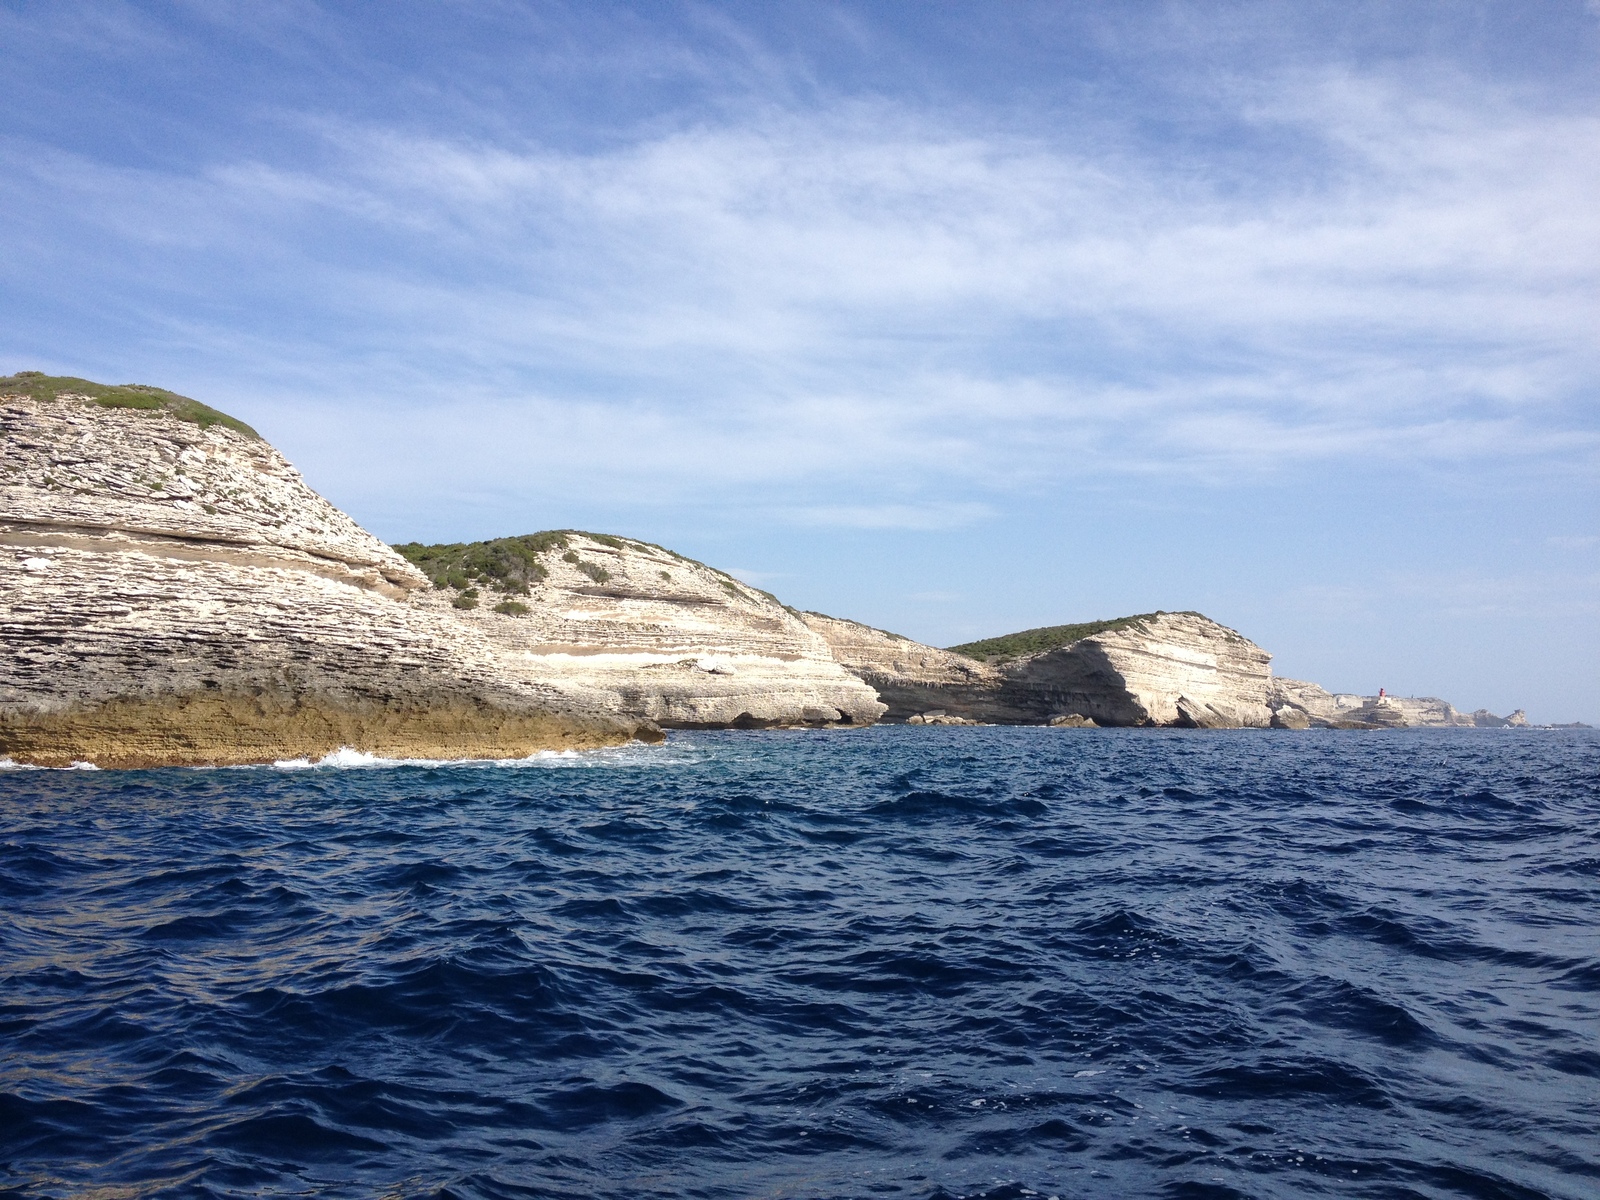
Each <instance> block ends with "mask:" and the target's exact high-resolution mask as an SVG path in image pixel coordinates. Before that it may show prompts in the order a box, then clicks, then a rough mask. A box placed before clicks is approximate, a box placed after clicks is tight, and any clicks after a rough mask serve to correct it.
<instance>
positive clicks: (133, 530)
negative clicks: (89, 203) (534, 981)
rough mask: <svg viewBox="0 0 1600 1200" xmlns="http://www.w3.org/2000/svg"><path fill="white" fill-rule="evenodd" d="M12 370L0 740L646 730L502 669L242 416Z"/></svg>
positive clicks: (416, 739)
mask: <svg viewBox="0 0 1600 1200" xmlns="http://www.w3.org/2000/svg"><path fill="white" fill-rule="evenodd" d="M5 382H6V381H0V444H3V456H0V643H3V645H4V647H5V655H4V658H3V660H0V757H10V758H12V759H14V760H17V761H23V762H33V763H38V764H42V765H65V764H66V763H68V762H71V761H75V760H87V761H92V762H95V763H97V764H98V765H100V766H146V765H158V764H181V763H196V764H198V763H247V762H259V761H265V760H272V759H276V758H290V757H301V756H321V755H324V754H326V753H328V752H329V751H332V750H334V749H337V748H338V747H340V746H355V747H358V748H359V749H362V750H366V751H370V752H373V753H378V754H384V755H396V756H408V757H452V758H454V757H513V756H522V755H526V754H529V753H531V752H533V751H535V750H541V749H555V748H568V747H585V746H596V745H604V744H614V743H618V742H622V741H626V740H627V739H628V738H630V737H632V736H634V735H635V734H636V733H643V734H645V735H646V736H650V735H651V734H652V731H651V730H650V729H649V727H648V725H647V723H646V722H645V721H644V720H643V719H641V718H638V717H637V716H635V715H634V714H631V713H630V712H629V711H628V710H627V706H626V704H625V703H624V702H623V699H622V698H621V697H620V696H619V695H616V694H614V693H609V694H608V693H607V692H606V691H605V690H604V689H603V688H596V687H594V686H593V685H591V684H585V683H581V682H579V681H576V680H572V679H567V678H547V677H541V676H539V675H538V674H537V673H534V672H519V671H516V670H508V669H506V666H505V664H504V663H503V662H502V656H501V653H500V651H499V649H498V647H497V646H496V645H495V644H494V643H493V642H492V641H491V640H490V639H489V638H487V637H485V636H484V635H483V633H482V632H481V631H480V630H479V629H478V628H476V627H475V626H472V625H466V624H463V623H461V622H459V621H453V620H448V619H446V618H444V617H443V616H442V614H441V613H440V612H439V610H438V608H437V607H436V606H435V605H434V604H433V603H431V598H430V597H429V595H428V593H429V590H430V589H428V587H427V586H426V584H427V581H426V580H425V579H424V578H423V576H422V575H421V574H420V573H419V572H418V571H417V570H416V569H415V568H414V567H412V566H411V565H410V564H409V563H407V562H406V561H405V560H403V559H402V558H400V556H399V555H397V554H395V553H394V552H393V551H392V550H391V549H389V548H388V547H387V546H385V545H384V544H383V543H381V542H380V541H378V540H377V539H376V538H374V537H373V536H372V535H371V534H369V533H367V532H366V531H365V530H363V529H361V528H360V527H359V526H358V525H356V524H355V522H354V521H352V520H351V519H350V518H349V517H347V516H345V514H343V513H342V512H340V511H339V510H338V509H337V508H335V507H334V506H333V505H332V504H330V503H328V502H327V501H326V500H324V499H323V498H322V497H321V496H318V495H317V494H316V493H315V492H313V491H312V490H311V489H310V488H308V487H307V486H306V485H305V483H304V481H303V480H302V479H301V478H300V475H299V473H298V472H297V471H296V470H295V469H294V468H293V467H292V466H290V465H289V464H288V463H287V462H286V461H285V460H284V459H283V457H282V456H281V455H280V454H278V453H277V451H275V450H274V449H273V448H272V447H271V446H269V445H267V444H266V443H265V442H263V441H261V440H260V439H259V438H256V437H254V436H252V435H251V434H250V433H248V432H244V431H242V429H241V428H240V427H237V423H229V424H222V423H209V424H201V423H198V422H196V421H194V420H192V419H191V420H185V419H180V417H179V416H177V415H175V414H174V412H172V411H170V410H167V409H161V408H155V409H139V408H107V407H103V406H102V405H100V404H97V403H95V402H94V399H93V397H90V396H88V395H86V394H80V393H73V392H70V391H68V392H62V393H57V394H44V395H40V394H38V392H39V390H40V389H39V388H38V386H37V383H36V381H29V382H30V383H31V384H32V385H33V386H32V387H31V388H30V390H31V391H32V392H33V393H34V394H31V395H30V394H17V393H12V394H9V395H7V394H4V392H5V391H6V389H5V387H4V383H5ZM197 407H198V406H197ZM205 411H206V412H209V410H205ZM230 426H232V427H230ZM656 736H659V735H656Z"/></svg>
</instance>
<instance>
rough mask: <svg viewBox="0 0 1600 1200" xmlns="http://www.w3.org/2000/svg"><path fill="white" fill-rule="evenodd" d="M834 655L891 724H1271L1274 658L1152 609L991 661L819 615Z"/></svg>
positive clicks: (1211, 628) (1187, 616) (1211, 625)
mask: <svg viewBox="0 0 1600 1200" xmlns="http://www.w3.org/2000/svg"><path fill="white" fill-rule="evenodd" d="M805 616H806V621H807V622H808V623H809V624H810V625H811V627H812V628H813V629H815V630H817V632H819V633H820V634H822V636H823V637H825V638H826V639H827V640H828V643H829V645H830V646H831V647H832V648H833V652H834V656H835V657H836V658H838V660H839V661H840V662H841V663H843V664H844V665H845V666H846V667H848V668H849V669H850V670H852V671H854V672H855V673H856V674H858V675H859V676H860V677H861V678H862V679H863V680H864V681H866V682H867V683H869V684H871V685H872V686H873V687H874V688H876V689H877V690H878V692H879V694H880V696H881V697H882V698H883V700H884V701H885V702H886V703H887V704H888V705H889V712H888V714H887V719H889V720H902V721H903V720H906V719H908V718H909V717H911V716H912V715H915V714H919V713H924V712H928V711H931V710H942V711H944V712H947V713H949V714H951V715H953V716H960V717H965V718H968V719H970V720H975V721H982V722H992V723H997V724H1024V725H1044V724H1050V723H1052V722H1054V721H1056V719H1058V718H1066V717H1078V718H1083V719H1086V720H1093V721H1094V722H1095V724H1097V725H1121V726H1129V725H1178V726H1193V727H1205V728H1238V727H1245V726H1248V727H1266V726H1267V725H1269V724H1270V723H1271V720H1272V709H1271V707H1270V706H1269V704H1268V699H1269V696H1270V695H1271V682H1272V675H1271V661H1272V656H1271V655H1270V654H1268V653H1267V652H1266V651H1265V650H1263V649H1261V647H1259V646H1257V645H1256V644H1255V643H1254V642H1252V641H1250V640H1249V639H1248V638H1246V637H1244V636H1243V635H1241V634H1239V633H1238V632H1236V631H1235V630H1232V629H1228V628H1227V627H1226V626H1223V625H1219V624H1217V623H1216V622H1215V621H1212V620H1209V619H1208V618H1206V617H1203V616H1200V615H1199V614H1198V613H1152V614H1149V615H1147V616H1145V617H1141V618H1137V619H1134V620H1132V621H1130V622H1129V623H1127V624H1125V625H1123V626H1122V627H1120V628H1111V629H1106V630H1103V631H1101V632H1096V633H1092V634H1090V635H1088V636H1085V637H1081V638H1078V639H1076V640H1074V641H1071V642H1069V643H1067V644H1065V645H1061V646H1055V647H1051V648H1048V649H1044V650H1040V651H1037V652H1034V653H1022V654H1018V655H1016V656H1015V657H1001V658H998V659H997V660H996V661H993V662H985V661H979V660H975V659H972V658H969V657H966V656H965V655H962V654H957V653H954V652H952V651H949V650H938V649H935V648H934V647H932V646H924V645H921V644H920V643H917V642H912V641H909V640H908V639H906V638H902V637H898V636H897V635H894V634H889V633H884V632H883V631H881V630H876V629H872V628H870V627H868V626H865V625H860V624H858V623H856V622H854V621H843V620H840V619H839V618H836V617H826V616H822V615H821V614H817V613H807V614H805Z"/></svg>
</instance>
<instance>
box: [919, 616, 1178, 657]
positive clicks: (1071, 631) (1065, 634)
mask: <svg viewBox="0 0 1600 1200" xmlns="http://www.w3.org/2000/svg"><path fill="white" fill-rule="evenodd" d="M1163 615H1165V614H1164V613H1162V612H1161V611H1159V610H1158V611H1156V612H1153V613H1139V614H1137V615H1136V616H1132V617H1114V618H1112V619H1111V620H1109V621H1083V622H1081V623H1079V624H1077V625H1046V626H1044V627H1042V628H1040V629H1024V630H1023V631H1022V632H1020V633H1008V634H1005V635H1003V636H1001V637H992V638H984V639H983V640H982V641H977V642H964V643H962V644H961V645H959V646H947V647H946V649H948V650H949V651H950V653H952V654H960V655H963V656H964V657H966V658H975V659H977V660H978V661H979V662H1005V661H1006V660H1008V659H1012V658H1021V657H1022V656H1023V655H1026V654H1042V653H1044V652H1045V651H1046V650H1059V649H1061V647H1062V646H1070V645H1071V644H1072V643H1073V642H1076V641H1080V640H1081V639H1083V638H1086V637H1093V636H1094V635H1095V634H1097V633H1109V632H1111V631H1112V630H1114V629H1129V628H1131V627H1133V626H1135V625H1142V624H1144V622H1146V621H1148V620H1150V619H1151V618H1153V617H1159V616H1163ZM1192 615H1194V616H1199V615H1200V614H1199V613H1194V614H1192Z"/></svg>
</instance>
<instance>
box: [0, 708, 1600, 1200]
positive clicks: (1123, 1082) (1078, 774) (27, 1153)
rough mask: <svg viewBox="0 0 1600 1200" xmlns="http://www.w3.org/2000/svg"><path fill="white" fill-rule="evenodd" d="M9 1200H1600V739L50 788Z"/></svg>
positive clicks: (22, 787)
mask: <svg viewBox="0 0 1600 1200" xmlns="http://www.w3.org/2000/svg"><path fill="white" fill-rule="evenodd" d="M0 906H3V923H0V989H3V990H0V1039H3V1041H0V1048H3V1059H0V1194H5V1195H22V1196H94V1197H101V1198H111V1197H116V1198H127V1197H139V1196H238V1195H264V1196H279V1195H282V1196H289V1195H292V1196H317V1197H333V1196H338V1197H345V1196H349V1197H358V1196H359V1197H369V1196H384V1197H409V1196H441V1197H442V1196H455V1197H536V1196H537V1197H545V1196H571V1197H589V1196H628V1197H667V1196H672V1197H678V1196H693V1197H842V1196H860V1197H873V1196H896V1195H898V1196H906V1197H953V1196H987V1197H996V1198H999V1197H1028V1196H1034V1195H1036V1194H1037V1195H1038V1196H1041V1197H1049V1196H1058V1197H1063V1198H1065V1197H1100V1196H1111V1197H1117V1196H1132V1197H1139V1196H1152V1197H1234V1196H1260V1197H1288V1196H1296V1197H1298V1196H1354V1197H1445V1196H1451V1197H1455V1196H1471V1197H1496V1198H1499V1197H1515V1198H1531V1197H1540V1196H1552V1197H1555V1196H1559V1197H1573V1198H1577V1197H1595V1196H1600V738H1597V737H1596V736H1595V735H1593V734H1586V733H1584V732H1582V731H1575V732H1517V731H1503V732H1489V731H1437V732H1428V731H1416V732H1402V733H1374V734H1351V733H1310V734H1271V733H1257V732H1238V733H1208V732H1199V731H1196V732H1186V731H1147V730H1137V731H1071V730H1068V731H1062V730H1043V729H938V728H931V729H913V728H903V727H902V728H880V729H873V730H865V731H858V732H852V733H725V734H680V735H675V736H673V737H672V738H671V739H670V741H669V742H668V743H667V744H666V745H665V746H660V747H654V748H646V747H631V748H627V749H624V750H620V751H608V752H599V753H595V754H590V755H586V756H579V757H575V758H552V759H544V760H541V761H540V762H538V763H536V764H534V765H529V766H521V767H505V766H501V767H493V766H471V765H454V766H442V767H428V766H403V767H375V768H343V769H340V768H332V767H321V768H317V769H311V770H277V769H258V770H225V771H160V772H155V771H152V772H128V773H116V772H87V771H72V772H25V771H5V772H3V773H0Z"/></svg>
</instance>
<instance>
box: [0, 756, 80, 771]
mask: <svg viewBox="0 0 1600 1200" xmlns="http://www.w3.org/2000/svg"><path fill="white" fill-rule="evenodd" d="M99 769H100V768H99V767H97V766H95V765H94V764H93V763H92V762H85V761H74V762H73V763H72V764H71V765H70V766H65V767H39V766H35V765H34V764H33V763H19V762H16V761H15V760H13V759H11V758H0V771H98V770H99Z"/></svg>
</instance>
